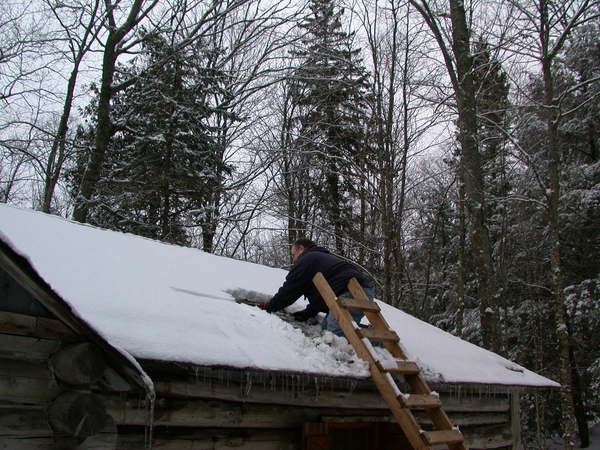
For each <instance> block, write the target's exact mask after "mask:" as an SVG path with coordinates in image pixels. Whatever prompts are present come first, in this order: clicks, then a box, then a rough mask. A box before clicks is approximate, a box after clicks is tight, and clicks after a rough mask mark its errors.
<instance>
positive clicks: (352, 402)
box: [155, 381, 510, 412]
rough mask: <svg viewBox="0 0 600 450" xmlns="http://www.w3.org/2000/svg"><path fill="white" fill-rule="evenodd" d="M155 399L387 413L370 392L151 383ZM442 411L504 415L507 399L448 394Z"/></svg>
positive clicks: (166, 382)
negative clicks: (497, 413)
mask: <svg viewBox="0 0 600 450" xmlns="http://www.w3.org/2000/svg"><path fill="white" fill-rule="evenodd" d="M155 389H156V392H157V394H158V395H160V396H164V397H188V398H207V399H219V400H226V401H236V402H252V403H266V404H280V405H293V406H310V407H313V408H320V407H324V408H329V407H336V408H349V409H352V408H362V409H368V410H371V409H387V408H388V407H387V405H386V404H385V402H384V401H383V399H382V398H381V397H380V395H379V394H378V393H377V392H374V391H373V392H370V391H353V392H350V391H326V390H322V391H319V392H318V393H317V392H316V391H314V390H306V392H297V391H290V392H285V391H281V392H278V391H271V390H268V389H264V388H262V387H261V386H259V385H255V386H253V387H251V388H250V389H243V388H242V387H241V386H240V385H237V384H230V385H228V386H227V385H220V384H216V383H215V384H204V383H201V382H195V381H190V382H184V381H155ZM440 398H441V400H442V405H443V408H444V410H445V411H449V412H452V411H460V412H467V411H474V412H494V411H496V412H505V411H509V410H510V400H509V398H508V397H507V396H493V397H485V396H484V397H480V396H479V395H477V396H468V395H462V396H461V397H460V398H457V397H456V396H454V395H452V394H444V393H441V394H440Z"/></svg>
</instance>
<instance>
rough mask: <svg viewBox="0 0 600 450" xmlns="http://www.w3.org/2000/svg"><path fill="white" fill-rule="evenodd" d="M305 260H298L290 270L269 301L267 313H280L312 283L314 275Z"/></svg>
mask: <svg viewBox="0 0 600 450" xmlns="http://www.w3.org/2000/svg"><path fill="white" fill-rule="evenodd" d="M311 272H312V271H311V268H310V264H308V263H307V261H306V260H305V258H300V259H299V260H298V261H297V262H296V264H294V266H293V267H292V270H290V273H288V275H287V277H285V282H284V283H283V285H282V286H281V287H280V288H279V290H278V291H277V293H276V294H275V295H274V296H273V298H272V299H271V300H270V301H269V304H268V305H267V312H276V311H280V310H282V309H283V308H286V307H288V306H290V305H291V304H292V303H294V302H295V301H296V300H298V299H299V298H300V296H301V295H302V294H303V293H304V292H305V290H306V286H307V283H312V277H313V276H314V273H311Z"/></svg>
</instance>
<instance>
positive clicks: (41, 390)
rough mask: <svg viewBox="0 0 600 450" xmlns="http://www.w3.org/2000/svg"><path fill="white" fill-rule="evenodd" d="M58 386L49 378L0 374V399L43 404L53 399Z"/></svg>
mask: <svg viewBox="0 0 600 450" xmlns="http://www.w3.org/2000/svg"><path fill="white" fill-rule="evenodd" d="M59 393H60V388H59V387H58V385H57V384H56V382H55V381H53V380H52V379H50V378H29V377H20V376H19V377H15V376H10V375H9V376H7V375H0V401H2V402H10V403H16V404H20V403H22V404H31V405H37V404H43V403H46V402H48V401H50V400H52V399H54V398H55V397H56V396H57V395H58V394H59Z"/></svg>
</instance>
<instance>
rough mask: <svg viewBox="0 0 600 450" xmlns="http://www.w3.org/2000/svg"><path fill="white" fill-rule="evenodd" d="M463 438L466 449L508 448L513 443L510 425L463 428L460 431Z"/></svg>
mask: <svg viewBox="0 0 600 450" xmlns="http://www.w3.org/2000/svg"><path fill="white" fill-rule="evenodd" d="M460 431H461V432H462V434H463V435H464V437H465V444H466V445H467V447H468V448H478V449H479V448H490V449H494V448H501V447H509V446H512V445H513V443H514V437H513V435H512V432H511V425H510V424H503V425H495V426H482V427H464V428H461V430H460Z"/></svg>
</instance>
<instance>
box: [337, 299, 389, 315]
mask: <svg viewBox="0 0 600 450" xmlns="http://www.w3.org/2000/svg"><path fill="white" fill-rule="evenodd" d="M338 305H340V306H343V307H344V308H347V309H357V310H359V311H372V312H379V311H380V309H379V305H377V303H375V302H371V301H369V302H368V301H365V300H357V299H355V298H346V297H340V298H338Z"/></svg>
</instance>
